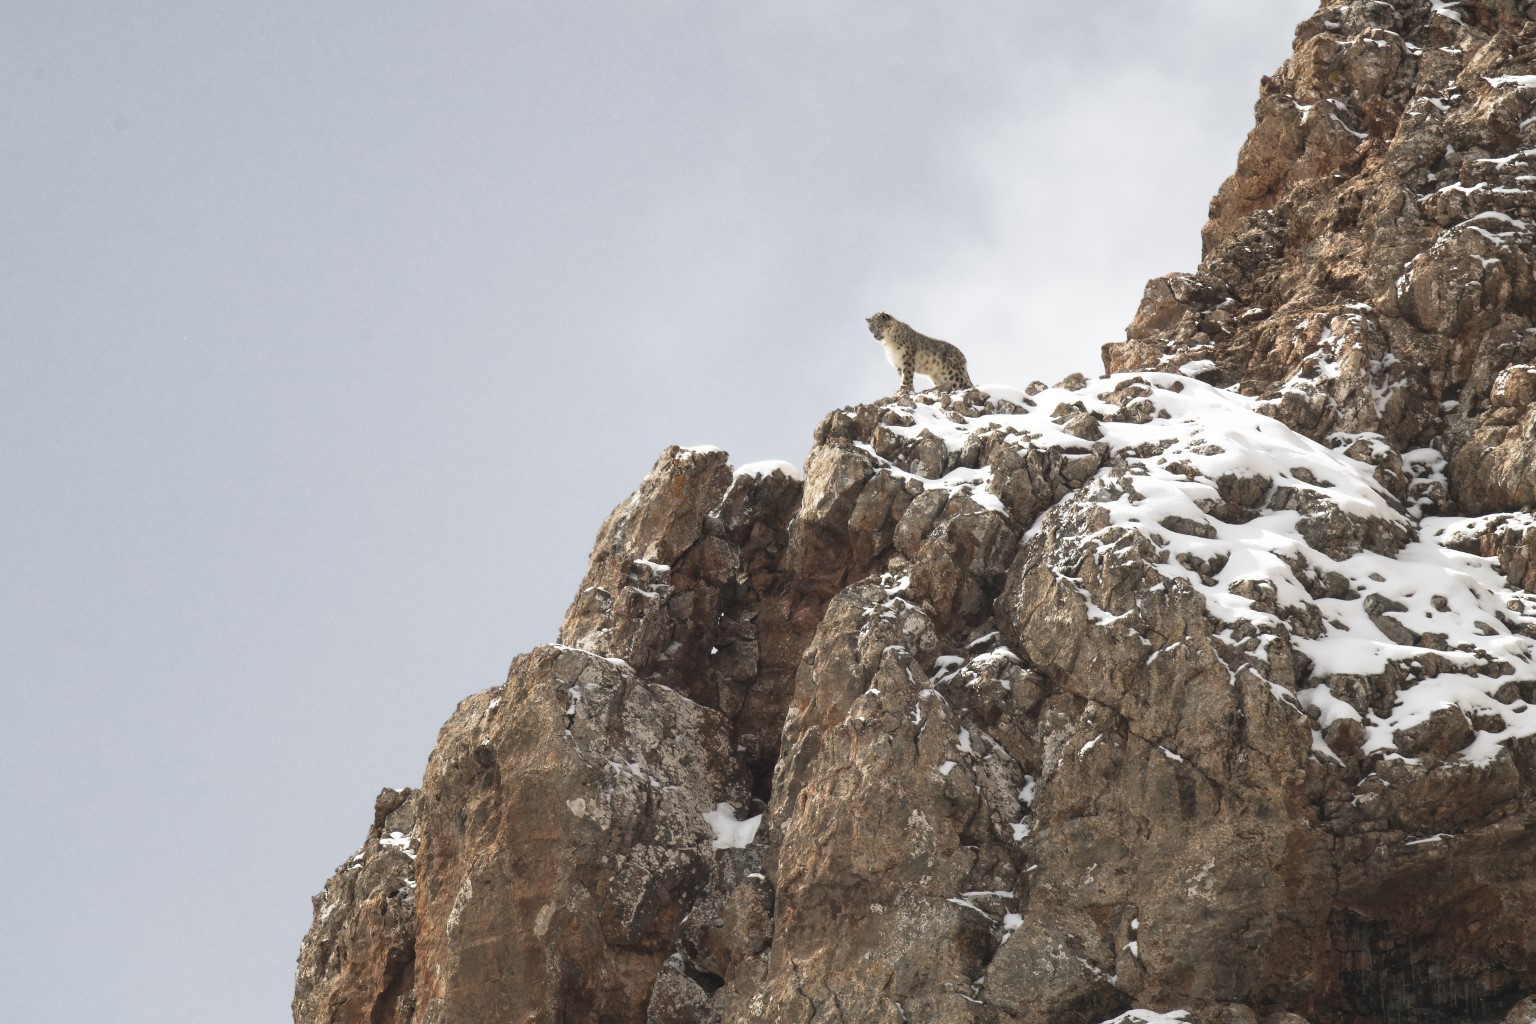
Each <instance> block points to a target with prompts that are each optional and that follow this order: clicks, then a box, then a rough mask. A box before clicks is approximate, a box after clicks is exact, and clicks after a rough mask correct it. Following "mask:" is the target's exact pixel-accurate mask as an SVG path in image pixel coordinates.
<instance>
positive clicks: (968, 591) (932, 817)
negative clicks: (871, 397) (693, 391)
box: [294, 0, 1536, 1024]
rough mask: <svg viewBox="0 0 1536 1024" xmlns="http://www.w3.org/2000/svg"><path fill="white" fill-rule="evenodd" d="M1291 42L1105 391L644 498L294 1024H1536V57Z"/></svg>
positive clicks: (354, 915) (337, 914)
mask: <svg viewBox="0 0 1536 1024" xmlns="http://www.w3.org/2000/svg"><path fill="white" fill-rule="evenodd" d="M1297 39H1298V42H1297V51H1296V55H1295V56H1294V57H1293V58H1292V59H1291V61H1289V62H1288V63H1287V65H1286V67H1285V68H1283V69H1282V71H1281V73H1280V74H1279V75H1277V76H1276V77H1275V78H1274V79H1272V80H1268V82H1267V84H1266V87H1265V88H1266V94H1265V96H1264V98H1263V99H1261V101H1260V104H1259V124H1258V127H1257V128H1256V130H1255V132H1254V135H1253V136H1252V137H1251V138H1250V140H1249V142H1248V144H1247V145H1246V146H1245V148H1244V151H1243V154H1242V156H1241V158H1240V161H1239V169H1238V173H1237V174H1236V175H1235V176H1234V177H1233V178H1232V180H1231V181H1229V182H1228V183H1227V184H1226V185H1225V186H1223V189H1222V193H1221V195H1219V196H1218V197H1217V200H1216V202H1215V203H1214V204H1213V216H1212V220H1211V223H1210V224H1208V225H1207V226H1206V233H1205V237H1206V245H1207V255H1206V258H1205V260H1204V262H1203V263H1202V266H1201V268H1200V270H1199V271H1198V272H1197V273H1196V274H1194V275H1182V276H1179V275H1176V276H1174V277H1170V278H1165V279H1162V280H1161V281H1157V282H1153V284H1152V285H1151V286H1149V289H1148V299H1147V301H1146V302H1145V303H1144V304H1143V307H1142V310H1141V312H1140V314H1139V315H1138V318H1137V321H1136V323H1135V324H1133V325H1132V328H1131V332H1130V338H1131V340H1130V341H1128V342H1126V343H1125V344H1123V345H1120V346H1111V347H1110V349H1109V351H1108V352H1107V354H1106V361H1107V362H1108V363H1109V364H1110V366H1111V368H1112V369H1124V370H1126V371H1128V372H1118V373H1115V374H1113V375H1111V376H1109V377H1106V378H1101V379H1097V380H1087V379H1085V378H1083V377H1081V376H1080V375H1074V378H1071V379H1069V380H1067V381H1064V382H1062V384H1061V385H1058V386H1056V387H1054V388H1047V387H1045V386H1044V385H1042V384H1034V385H1031V386H1030V387H1029V388H1028V389H1026V390H1024V391H1011V390H1005V389H991V390H989V391H988V392H982V391H979V390H972V391H968V392H963V393H957V394H953V395H948V396H941V397H934V396H919V397H918V398H917V399H916V400H909V401H905V402H892V403H886V402H881V403H874V404H869V405H861V406H855V407H851V408H848V409H843V410H839V411H838V412H835V413H833V414H831V415H830V416H828V417H827V418H826V419H825V420H824V421H823V422H822V423H821V425H820V426H819V427H818V428H817V430H816V433H815V442H816V443H815V447H814V448H813V449H812V451H811V454H810V456H809V458H808V459H807V462H806V465H805V469H804V472H803V474H802V473H800V472H798V471H795V470H793V469H791V468H789V467H783V466H777V467H775V466H770V465H758V466H752V467H742V468H741V469H737V470H732V469H731V467H730V466H729V465H728V463H727V459H726V456H725V454H724V453H723V452H719V451H715V450H711V449H679V448H673V449H669V450H668V451H667V452H665V453H664V454H663V455H662V457H661V459H660V460H658V462H657V464H656V466H655V468H654V469H653V470H652V471H651V474H650V475H649V476H648V477H647V478H646V480H645V481H644V483H643V484H642V485H641V487H640V488H639V489H638V490H637V491H636V492H635V494H634V495H633V496H632V497H631V498H630V499H629V500H627V501H626V502H625V503H623V504H622V505H620V506H619V508H617V509H616V510H615V511H614V512H613V514H612V515H611V516H610V517H609V519H608V520H607V522H605V523H604V525H603V527H602V529H601V531H600V534H599V537H598V542H597V545H596V547H595V549H594V552H593V555H592V560H591V563H590V566H589V568H588V572H587V575H586V577H585V579H584V580H583V581H582V583H581V586H580V588H579V590H578V593H577V596H576V599H575V600H574V602H573V603H572V606H571V608H570V611H569V612H568V614H567V616H566V619H565V622H564V624H563V626H562V628H561V632H560V637H559V639H560V643H559V644H556V645H551V646H547V647H541V648H538V649H536V650H535V651H533V652H532V653H530V654H527V655H523V656H520V657H519V658H518V659H516V660H515V661H514V662H513V665H512V669H511V671H510V673H509V676H508V679H507V682H506V684H505V685H504V686H502V687H499V688H496V689H494V690H489V691H486V692H484V693H480V694H476V695H474V696H472V697H469V698H467V699H466V700H465V701H464V702H463V703H462V704H461V705H460V706H459V708H458V709H457V711H456V712H455V714H454V715H453V717H452V718H451V719H450V720H449V721H448V723H447V724H446V725H445V726H444V727H443V731H442V733H441V735H440V737H439V740H438V744H437V747H436V749H435V750H434V751H433V753H432V755H431V758H430V760H429V761H428V765H427V770H426V774H425V777H424V779H423V781H422V785H421V786H420V788H419V789H416V790H410V791H395V790H386V791H385V792H384V793H383V794H381V796H380V798H379V802H378V804H377V806H376V808H375V816H374V824H373V827H372V829H371V830H370V832H369V834H368V838H367V840H366V842H365V844H364V846H363V848H362V850H361V851H359V853H358V854H357V855H355V856H354V857H353V858H352V859H351V860H349V861H348V862H346V863H345V864H343V865H342V866H341V867H340V868H339V869H338V870H337V873H336V875H335V877H333V878H332V879H331V881H330V882H329V883H328V884H327V886H326V889H325V891H324V892H323V893H322V894H321V895H320V896H318V897H316V901H315V920H314V924H313V926H312V928H311V931H310V934H309V936H308V937H307V938H306V940H305V943H304V946H303V948H302V951H301V954H300V965H299V977H298V986H297V990H296V995H295V1001H294V1015H295V1020H296V1021H298V1022H302V1024H310V1022H322V1021H324V1022H332V1021H336V1022H339V1021H368V1022H370V1024H374V1022H390V1024H449V1022H454V1024H457V1022H465V1021H603V1022H608V1021H614V1022H636V1024H640V1022H646V1024H706V1022H707V1024H716V1022H719V1024H746V1022H751V1021H774V1022H786V1024H787V1022H796V1024H813V1022H814V1024H821V1022H830V1021H853V1020H858V1021H876V1022H890V1024H899V1022H905V1021H916V1020H923V1021H929V1022H939V1024H1002V1022H1021V1024H1097V1022H1101V1021H1110V1020H1114V1021H1118V1022H1121V1024H1132V1022H1142V1024H1171V1022H1174V1021H1183V1022H1186V1024H1200V1022H1205V1024H1298V1022H1300V1024H1306V1022H1312V1024H1359V1022H1365V1021H1387V1020H1392V1021H1404V1022H1425V1024H1429V1022H1441V1021H1444V1022H1450V1021H1470V1020H1484V1019H1488V1020H1492V1019H1498V1018H1499V1017H1501V1016H1503V1015H1504V1014H1505V1013H1506V1012H1508V1014H1509V1020H1510V1021H1512V1022H1524V1021H1527V1020H1530V1019H1532V1017H1533V1016H1536V1011H1533V1010H1532V1006H1533V1005H1536V1002H1533V1000H1532V999H1525V998H1524V997H1527V996H1532V994H1533V993H1536V924H1533V922H1536V842H1533V841H1532V840H1533V838H1536V837H1533V832H1532V825H1533V821H1536V807H1533V802H1532V794H1533V792H1536V703H1533V702H1536V597H1533V596H1532V595H1531V594H1529V593H1527V590H1528V589H1530V588H1531V587H1533V586H1536V518H1533V516H1532V515H1531V514H1530V513H1529V512H1527V511H1524V510H1522V509H1521V508H1520V506H1521V505H1523V504H1525V503H1526V502H1527V501H1528V500H1529V499H1527V498H1525V497H1523V495H1524V493H1525V489H1529V488H1532V487H1533V485H1532V483H1531V479H1532V478H1531V477H1530V475H1529V474H1528V473H1527V472H1526V471H1525V469H1524V466H1525V460H1526V457H1527V455H1526V452H1525V448H1524V446H1525V445H1526V444H1527V441H1526V440H1525V439H1526V437H1527V435H1528V434H1531V433H1532V431H1530V430H1528V429H1527V425H1526V422H1525V421H1526V417H1527V416H1528V415H1529V399H1530V398H1531V397H1533V396H1536V371H1532V370H1531V369H1530V366H1532V365H1536V341H1530V340H1529V339H1528V335H1529V334H1530V331H1529V328H1528V327H1527V326H1525V319H1524V318H1525V317H1526V315H1527V306H1526V304H1527V303H1528V302H1529V301H1531V300H1530V296H1529V295H1528V292H1529V289H1530V283H1529V269H1528V265H1527V264H1526V263H1525V262H1523V261H1525V260H1527V258H1528V254H1529V248H1530V244H1531V243H1530V238H1529V233H1528V231H1527V229H1526V227H1525V224H1524V221H1523V220H1522V219H1521V218H1522V217H1523V216H1524V214H1525V211H1524V210H1523V209H1522V208H1521V206H1520V203H1522V202H1524V200H1523V199H1522V198H1521V196H1524V195H1525V194H1526V192H1525V186H1526V185H1529V184H1532V182H1536V166H1533V169H1532V170H1531V171H1530V173H1529V174H1528V175H1527V174H1525V172H1524V171H1523V170H1522V167H1523V164H1522V163H1521V162H1522V161H1523V160H1524V159H1525V155H1526V154H1525V152H1524V146H1525V145H1526V143H1524V142H1522V141H1521V140H1522V139H1523V138H1524V137H1525V136H1527V135H1529V134H1531V133H1532V131H1533V129H1532V127H1531V124H1532V123H1536V110H1529V111H1528V110H1527V105H1528V103H1536V72H1532V71H1529V70H1527V68H1528V66H1536V31H1533V30H1532V29H1531V27H1530V24H1529V21H1528V18H1527V15H1526V13H1523V11H1522V8H1520V7H1519V6H1518V5H1515V4H1511V3H1503V4H1498V3H1483V4H1476V3H1470V2H1468V3H1462V4H1449V3H1441V2H1436V3H1433V4H1427V3H1420V2H1408V0H1402V2H1398V3H1393V4H1389V3H1383V2H1376V3H1353V2H1351V3H1342V4H1334V3H1329V4H1325V5H1324V7H1323V9H1322V10H1321V11H1320V12H1319V14H1318V15H1317V16H1316V17H1314V18H1313V19H1310V20H1309V21H1308V22H1307V23H1305V24H1304V25H1303V26H1302V28H1301V29H1300V30H1299V32H1298V36H1297ZM1527 74H1531V75H1533V77H1532V79H1531V82H1530V83H1529V84H1527V83H1526V82H1525V81H1524V79H1523V78H1520V77H1519V76H1523V75H1527ZM1334 100H1337V101H1338V102H1332V101H1334ZM1528 122H1530V123H1528ZM1529 146H1530V148H1531V152H1532V153H1533V154H1536V140H1532V141H1531V142H1530V143H1529ZM1532 159H1533V161H1536V156H1533V157H1532ZM1479 174H1484V175H1488V176H1489V177H1487V179H1486V180H1487V181H1488V182H1492V184H1488V185H1486V186H1483V185H1479V184H1478V182H1479V180H1482V179H1478V178H1477V177H1476V175H1479ZM1526 179H1529V180H1526ZM1494 214H1496V216H1494ZM1527 348H1530V350H1531V351H1529V352H1527V351H1526V349H1527ZM1170 371H1181V372H1170ZM1197 378H1203V379H1197ZM1453 403H1459V404H1453ZM1522 999H1524V1001H1522ZM1517 1004H1518V1005H1517Z"/></svg>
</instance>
